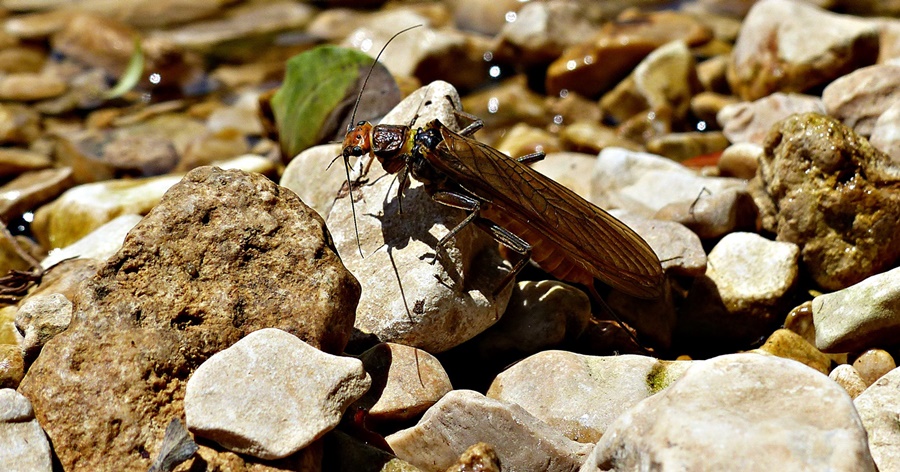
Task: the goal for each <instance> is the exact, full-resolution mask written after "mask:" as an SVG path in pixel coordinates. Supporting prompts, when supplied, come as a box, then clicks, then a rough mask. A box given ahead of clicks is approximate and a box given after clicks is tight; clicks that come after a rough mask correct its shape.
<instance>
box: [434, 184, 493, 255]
mask: <svg viewBox="0 0 900 472" xmlns="http://www.w3.org/2000/svg"><path fill="white" fill-rule="evenodd" d="M431 199H432V200H434V201H436V202H438V203H440V204H442V205H447V206H449V207H453V208H459V209H460V210H466V211H469V212H471V213H469V214H468V215H467V216H466V219H464V220H462V221H460V222H459V224H458V225H456V227H454V228H453V229H451V230H450V232H449V233H447V234H446V235H444V237H443V238H441V240H440V241H438V243H437V245H438V246H439V247H441V248H443V247H444V246H445V245H446V244H447V241H449V240H450V239H451V238H453V237H454V236H456V233H459V232H460V231H462V229H463V228H465V227H466V225H468V224H469V223H471V222H472V221H473V220H474V219H475V218H478V212H479V210H481V202H480V201H479V200H478V199H475V198H472V197H470V196H468V195H463V194H461V193H455V192H446V191H441V192H434V195H432V196H431Z"/></svg>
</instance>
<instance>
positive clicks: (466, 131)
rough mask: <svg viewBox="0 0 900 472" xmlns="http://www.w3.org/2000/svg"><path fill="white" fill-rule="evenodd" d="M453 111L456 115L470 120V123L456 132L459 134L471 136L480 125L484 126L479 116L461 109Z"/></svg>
mask: <svg viewBox="0 0 900 472" xmlns="http://www.w3.org/2000/svg"><path fill="white" fill-rule="evenodd" d="M454 113H456V116H460V117H463V118H465V119H467V120H469V121H471V123H469V125H468V126H466V127H465V128H463V129H462V130H461V131H460V132H459V133H458V134H459V135H461V136H471V135H473V134H475V132H476V131H478V130H480V129H481V128H482V127H484V121H482V120H481V118H479V117H477V116H475V115H473V114H471V113H466V112H464V111H462V110H454Z"/></svg>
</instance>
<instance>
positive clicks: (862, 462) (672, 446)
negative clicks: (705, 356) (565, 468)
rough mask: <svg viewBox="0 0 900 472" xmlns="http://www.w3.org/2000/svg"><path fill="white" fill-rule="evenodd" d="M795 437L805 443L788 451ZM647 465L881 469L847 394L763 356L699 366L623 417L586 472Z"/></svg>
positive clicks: (797, 365) (817, 375) (826, 381)
mask: <svg viewBox="0 0 900 472" xmlns="http://www.w3.org/2000/svg"><path fill="white" fill-rule="evenodd" d="M798 391H802V392H804V393H803V394H797V392H798ZM796 438H803V439H802V447H786V446H785V445H790V444H795V445H796V441H797V439H796ZM649 463H653V464H656V467H658V468H660V469H661V470H662V469H664V470H731V471H743V470H747V471H749V470H766V469H772V470H824V469H829V470H834V471H874V470H875V464H874V463H873V461H872V456H871V455H870V454H869V448H868V444H867V442H866V433H865V430H864V429H863V427H862V424H861V423H860V420H859V416H857V414H856V410H855V409H854V407H853V403H852V402H851V401H850V398H849V396H847V394H846V392H844V390H843V389H842V388H840V387H839V386H838V385H836V384H835V383H834V382H832V381H831V380H829V379H828V378H826V377H825V376H824V375H822V374H820V373H819V372H817V371H815V370H813V369H810V368H809V367H806V366H804V365H802V364H800V363H798V362H794V361H791V360H787V359H780V358H777V357H770V356H760V355H756V354H732V355H726V356H720V357H716V358H714V359H710V360H708V361H704V362H695V363H693V364H692V366H691V368H690V369H688V371H687V372H685V373H684V375H682V376H681V378H680V379H679V380H678V381H677V382H675V383H674V384H673V385H671V386H670V387H669V388H667V389H665V390H664V391H662V392H660V393H659V394H657V395H654V396H652V397H650V398H647V399H645V400H643V401H641V402H640V403H638V404H637V405H636V406H635V407H633V408H631V409H630V410H628V411H626V412H625V413H624V414H622V415H621V416H619V417H618V418H617V419H616V420H615V421H614V422H613V424H612V425H610V427H609V428H607V430H606V434H604V435H603V437H602V438H601V439H600V441H599V442H598V443H597V446H596V448H595V449H594V451H593V452H592V453H591V455H590V457H588V459H587V461H586V462H585V464H584V466H582V468H581V471H582V472H587V471H600V470H617V471H627V470H641V464H649Z"/></svg>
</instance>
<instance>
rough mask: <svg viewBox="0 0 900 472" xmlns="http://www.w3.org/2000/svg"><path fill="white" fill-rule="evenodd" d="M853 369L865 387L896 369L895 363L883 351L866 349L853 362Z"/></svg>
mask: <svg viewBox="0 0 900 472" xmlns="http://www.w3.org/2000/svg"><path fill="white" fill-rule="evenodd" d="M853 368H854V369H856V371H857V372H859V376H860V377H861V378H862V380H863V382H865V383H866V385H872V384H874V383H875V382H876V381H878V379H880V378H881V376H883V375H884V374H887V373H888V372H890V371H892V370H894V369H896V368H897V363H896V362H894V358H893V357H891V355H890V354H889V353H888V352H887V351H885V350H884V349H868V350H866V352H864V353H862V354H860V355H859V357H857V358H856V360H855V361H853Z"/></svg>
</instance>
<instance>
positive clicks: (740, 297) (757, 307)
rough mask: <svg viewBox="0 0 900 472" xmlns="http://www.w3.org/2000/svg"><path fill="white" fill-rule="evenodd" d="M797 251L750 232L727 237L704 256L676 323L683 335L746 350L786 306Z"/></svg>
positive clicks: (793, 280)
mask: <svg viewBox="0 0 900 472" xmlns="http://www.w3.org/2000/svg"><path fill="white" fill-rule="evenodd" d="M798 254H799V250H798V249H797V246H796V245H794V244H791V243H785V242H775V241H769V240H767V239H765V238H763V237H762V236H759V235H757V234H754V233H731V234H728V235H727V236H725V237H724V238H722V239H721V240H720V241H719V243H718V244H716V246H715V247H714V248H713V249H712V251H710V253H709V263H708V268H707V271H706V275H705V276H704V277H700V278H698V279H696V280H695V281H694V284H693V286H692V287H691V290H690V292H689V293H688V296H687V299H686V300H685V302H684V306H683V307H682V310H681V312H680V313H681V317H680V318H679V330H680V331H681V332H682V333H683V335H685V336H689V337H692V338H698V339H705V340H706V342H708V343H711V344H715V345H719V346H723V345H733V344H739V345H745V346H746V345H749V344H750V343H752V342H754V341H756V340H757V339H758V338H759V337H760V336H765V335H767V334H768V333H771V332H772V328H773V327H774V326H775V325H777V323H778V322H780V321H781V317H782V316H784V315H783V313H784V312H785V311H787V309H788V308H789V307H790V305H789V303H790V302H791V298H790V296H791V294H792V290H793V289H794V287H795V285H796V282H797V278H798V275H799V269H798V267H797V257H798Z"/></svg>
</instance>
